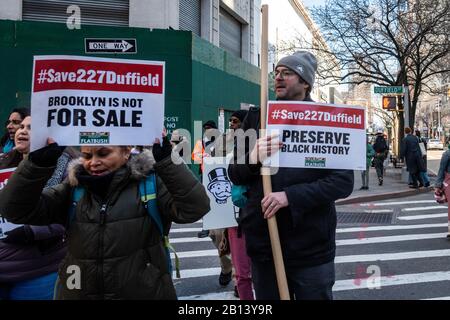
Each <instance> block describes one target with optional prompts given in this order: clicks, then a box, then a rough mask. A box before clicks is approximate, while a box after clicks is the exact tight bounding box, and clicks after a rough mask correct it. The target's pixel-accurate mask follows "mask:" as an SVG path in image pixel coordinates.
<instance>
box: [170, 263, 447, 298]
mask: <svg viewBox="0 0 450 320" xmlns="http://www.w3.org/2000/svg"><path fill="white" fill-rule="evenodd" d="M220 270H221V269H220V268H201V269H191V270H181V278H182V279H187V278H196V277H206V276H214V275H218V274H219V273H220ZM174 279H175V278H174ZM378 281H379V284H380V287H388V286H398V285H405V284H415V283H428V282H438V281H450V271H437V272H422V273H412V274H401V275H391V276H381V277H379V278H378V277H373V276H370V277H368V278H363V279H346V280H337V281H336V283H335V285H334V286H333V291H349V290H356V289H369V288H374V287H375V286H376V285H377V282H378ZM184 298H185V299H186V298H188V297H184ZM180 299H181V298H180Z"/></svg>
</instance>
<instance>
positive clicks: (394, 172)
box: [336, 163, 436, 205]
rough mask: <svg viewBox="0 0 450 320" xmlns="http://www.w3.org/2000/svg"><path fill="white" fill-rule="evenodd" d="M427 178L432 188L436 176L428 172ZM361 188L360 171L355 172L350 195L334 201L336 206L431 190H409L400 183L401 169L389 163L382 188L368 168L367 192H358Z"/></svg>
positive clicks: (375, 174)
mask: <svg viewBox="0 0 450 320" xmlns="http://www.w3.org/2000/svg"><path fill="white" fill-rule="evenodd" d="M428 176H429V177H430V183H431V186H432V185H433V183H434V180H435V179H436V178H435V176H436V175H435V173H434V172H430V171H428ZM361 186H362V183H361V171H356V170H355V185H354V189H353V192H352V194H351V195H350V196H349V197H347V198H345V199H341V200H338V201H336V205H343V204H351V203H360V202H367V201H379V200H386V199H393V198H401V197H408V196H412V195H415V194H420V193H426V192H430V191H431V190H433V188H432V187H429V188H420V189H411V188H409V187H408V184H407V183H405V182H403V181H402V169H401V168H394V167H393V166H392V164H391V163H390V164H389V166H388V167H387V168H386V172H385V174H384V177H383V185H382V186H379V185H378V178H377V173H376V171H375V168H370V174H369V190H359V188H361Z"/></svg>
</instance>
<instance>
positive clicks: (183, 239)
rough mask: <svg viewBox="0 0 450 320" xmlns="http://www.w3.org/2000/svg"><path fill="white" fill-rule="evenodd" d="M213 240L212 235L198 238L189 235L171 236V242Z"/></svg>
mask: <svg viewBox="0 0 450 320" xmlns="http://www.w3.org/2000/svg"><path fill="white" fill-rule="evenodd" d="M206 241H212V240H211V238H210V237H206V238H197V237H195V238H194V237H187V238H170V243H187V242H206Z"/></svg>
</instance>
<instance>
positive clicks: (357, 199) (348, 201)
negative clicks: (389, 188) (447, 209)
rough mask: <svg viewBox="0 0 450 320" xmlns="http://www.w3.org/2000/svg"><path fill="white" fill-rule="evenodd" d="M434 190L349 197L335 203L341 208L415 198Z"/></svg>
mask: <svg viewBox="0 0 450 320" xmlns="http://www.w3.org/2000/svg"><path fill="white" fill-rule="evenodd" d="M432 190H433V188H432V187H428V188H420V189H412V190H405V191H399V192H391V193H381V194H373V195H367V196H355V197H349V198H346V199H342V200H338V201H336V202H335V204H336V205H337V206H339V205H345V204H354V203H360V202H369V201H377V200H386V199H395V198H402V197H408V196H413V195H416V194H421V193H427V192H430V191H432Z"/></svg>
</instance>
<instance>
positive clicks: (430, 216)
mask: <svg viewBox="0 0 450 320" xmlns="http://www.w3.org/2000/svg"><path fill="white" fill-rule="evenodd" d="M447 215H448V213H434V214H418V215H415V216H403V217H397V219H398V220H405V221H410V220H423V219H433V218H441V217H447Z"/></svg>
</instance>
